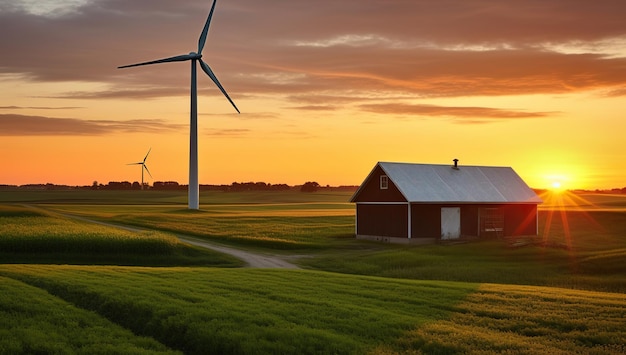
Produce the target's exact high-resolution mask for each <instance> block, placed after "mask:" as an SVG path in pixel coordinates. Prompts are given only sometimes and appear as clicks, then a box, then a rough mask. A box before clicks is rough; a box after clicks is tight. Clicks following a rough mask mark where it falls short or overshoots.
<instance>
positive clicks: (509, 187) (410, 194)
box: [351, 162, 543, 204]
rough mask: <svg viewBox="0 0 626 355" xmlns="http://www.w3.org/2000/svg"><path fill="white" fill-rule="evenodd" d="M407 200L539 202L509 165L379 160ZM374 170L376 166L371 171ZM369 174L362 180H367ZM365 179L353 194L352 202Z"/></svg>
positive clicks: (429, 201)
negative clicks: (390, 161)
mask: <svg viewBox="0 0 626 355" xmlns="http://www.w3.org/2000/svg"><path fill="white" fill-rule="evenodd" d="M377 166H380V167H381V169H382V170H383V171H384V172H385V174H386V175H387V176H388V177H389V180H391V181H392V182H393V183H394V184H395V186H396V187H397V188H398V190H399V191H400V192H401V193H402V195H403V196H404V197H405V198H406V200H407V201H408V202H416V203H419V202H422V203H431V202H437V203H439V202H460V203H537V204H539V203H542V202H543V201H542V200H541V199H540V198H539V196H537V194H535V192H534V191H533V190H532V189H530V188H529V187H528V185H526V183H525V182H524V180H522V178H520V177H519V175H517V173H516V172H515V171H514V170H513V169H512V168H510V167H495V166H467V165H459V166H458V169H456V168H454V167H453V166H451V165H437V164H409V163H387V162H379V163H378V164H377ZM375 170H376V167H374V169H373V170H372V172H371V173H370V176H371V175H372V173H373V172H374V171H375ZM370 176H368V177H367V179H366V180H365V181H366V182H367V181H368V180H369V178H370ZM364 186H365V182H364V183H363V184H362V185H361V187H359V189H358V190H357V191H356V192H355V194H354V195H353V196H352V199H351V201H352V202H355V201H356V198H357V196H358V195H359V192H360V191H361V189H362V188H363V187H364Z"/></svg>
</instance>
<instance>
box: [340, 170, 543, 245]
mask: <svg viewBox="0 0 626 355" xmlns="http://www.w3.org/2000/svg"><path fill="white" fill-rule="evenodd" d="M457 162H458V160H457V159H455V160H454V165H435V164H407V163H378V164H376V166H375V167H374V169H372V171H371V172H370V174H369V175H368V176H367V178H366V179H365V181H363V183H362V184H361V186H360V187H359V189H358V190H357V191H356V192H355V193H354V195H353V196H352V198H351V199H350V202H354V203H356V236H357V238H361V239H372V240H380V241H388V242H406V243H409V242H420V241H429V240H433V239H457V238H461V237H465V236H475V237H489V236H493V237H505V236H520V235H537V229H538V226H537V205H538V204H540V203H542V202H543V201H542V200H541V199H540V198H539V196H537V194H535V192H534V191H533V190H531V189H530V188H529V187H528V185H526V183H525V182H524V181H523V180H522V179H521V178H520V177H519V175H517V173H515V171H513V169H511V168H510V167H493V166H461V165H458V164H457Z"/></svg>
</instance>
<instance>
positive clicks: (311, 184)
mask: <svg viewBox="0 0 626 355" xmlns="http://www.w3.org/2000/svg"><path fill="white" fill-rule="evenodd" d="M357 188H358V186H352V185H345V186H330V185H326V186H322V185H320V184H319V183H317V182H315V181H307V182H305V183H303V184H302V185H294V186H290V185H287V184H270V183H265V182H233V183H231V184H230V185H225V184H223V185H203V184H201V185H200V190H203V191H224V192H241V191H289V190H299V191H301V192H315V191H318V190H333V191H356V189H357ZM0 189H5V190H7V189H23V190H141V184H140V183H139V182H137V181H135V182H132V183H131V182H130V181H109V182H108V183H106V184H103V183H98V181H94V182H93V183H92V184H91V185H85V186H69V185H56V184H51V183H47V184H26V185H19V186H18V185H0ZM143 189H144V190H160V191H164V190H170V191H175V190H187V185H182V184H179V183H178V182H176V181H155V182H154V183H153V184H152V185H150V184H147V183H144V186H143Z"/></svg>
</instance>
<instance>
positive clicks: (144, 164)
mask: <svg viewBox="0 0 626 355" xmlns="http://www.w3.org/2000/svg"><path fill="white" fill-rule="evenodd" d="M151 150H152V148H150V149H148V153H147V154H146V156H145V157H144V158H143V161H140V162H138V163H130V164H126V165H141V189H142V190H143V170H144V169H145V170H146V171H147V172H148V175H150V177H152V174H150V170H148V167H147V166H146V159H148V154H150V151H151Z"/></svg>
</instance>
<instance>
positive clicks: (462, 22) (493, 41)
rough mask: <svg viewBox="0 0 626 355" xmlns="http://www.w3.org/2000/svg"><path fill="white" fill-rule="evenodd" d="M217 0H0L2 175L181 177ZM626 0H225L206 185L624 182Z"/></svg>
mask: <svg viewBox="0 0 626 355" xmlns="http://www.w3.org/2000/svg"><path fill="white" fill-rule="evenodd" d="M211 3H212V1H211V0H186V1H175V0H133V1H129V0H71V1H70V0H0V33H1V35H0V92H1V95H0V184H16V185H21V184H29V183H55V184H68V185H91V184H92V182H93V181H98V182H99V183H104V184H106V183H108V182H109V181H130V182H133V181H140V180H141V173H140V167H139V166H137V165H134V166H129V165H127V164H128V163H134V162H137V161H141V160H142V159H143V157H144V156H145V154H146V152H147V151H148V149H150V148H152V151H151V153H150V156H149V157H148V160H147V162H146V163H147V166H148V168H149V169H150V172H151V173H152V176H153V178H149V177H148V176H147V175H146V181H147V182H149V183H150V184H151V183H152V182H153V181H171V180H174V181H178V182H179V183H181V184H186V183H187V176H188V154H189V136H188V134H189V132H188V130H189V80H190V79H189V76H190V68H189V62H184V63H167V64H158V65H152V66H144V67H136V68H128V69H117V67H118V66H120V65H125V64H132V63H137V62H142V61H148V60H154V59H160V58H164V57H170V56H175V55H180V54H187V53H189V52H191V51H196V49H197V43H198V37H199V35H200V32H201V30H202V27H203V25H204V21H205V20H206V16H207V14H208V11H209V9H210V6H211ZM625 15H626V1H623V0H597V1H588V0H568V1H563V0H507V1H487V0H458V1H452V0H441V1H425V0H424V1H419V0H341V1H337V0H332V1H331V0H318V1H311V0H289V1H287V0H281V1H278V0H264V1H258V0H218V3H217V6H216V10H215V13H214V16H213V21H212V24H211V28H210V31H209V36H208V40H207V43H206V46H205V48H204V52H203V54H204V58H203V59H204V60H205V61H206V62H207V63H208V64H209V65H210V66H211V68H212V69H213V71H214V72H215V74H216V75H217V77H218V78H219V80H220V82H221V83H222V85H223V86H224V87H225V89H226V90H227V91H228V93H229V95H230V97H231V98H232V99H233V100H234V102H235V103H236V104H237V106H238V108H239V109H240V110H241V112H242V113H241V114H240V115H239V114H237V113H236V112H235V111H234V109H233V108H232V106H231V105H230V104H229V103H228V101H227V100H226V99H225V98H224V97H223V96H222V94H221V93H220V91H219V90H218V89H217V88H216V87H215V85H214V84H213V83H212V82H211V80H210V79H209V78H208V77H207V76H205V75H204V73H202V72H201V71H199V73H198V90H199V91H198V92H199V103H198V111H199V156H200V158H199V168H200V183H202V184H230V183H232V182H234V181H237V182H244V181H264V182H269V183H287V184H290V185H295V184H302V183H304V182H305V181H310V180H313V181H317V182H319V183H320V184H322V185H327V184H329V185H358V184H360V183H361V182H362V181H363V179H364V178H365V177H366V175H367V174H368V173H369V171H370V170H371V169H372V168H373V166H374V165H375V164H376V162H378V161H389V162H414V163H433V164H452V159H454V158H458V159H459V164H460V165H461V166H462V165H463V164H465V165H492V166H510V167H512V168H513V169H514V170H515V171H516V172H517V173H518V174H519V175H520V176H521V177H522V178H523V179H524V180H525V181H526V182H527V183H528V185H530V186H531V187H536V188H547V187H550V186H551V185H552V184H553V183H554V182H555V181H558V182H560V183H561V185H562V187H563V188H568V189H573V188H586V189H595V188H613V187H624V186H626V159H625V158H626V154H625V153H626V143H625V142H626V139H625V137H624V136H625V135H626V114H625V112H626V20H625Z"/></svg>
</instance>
